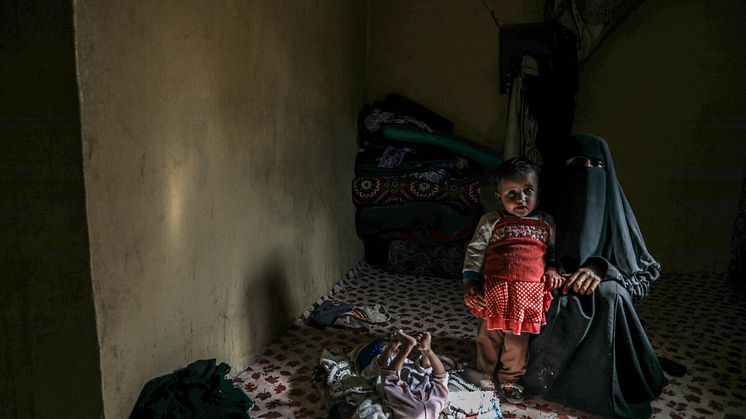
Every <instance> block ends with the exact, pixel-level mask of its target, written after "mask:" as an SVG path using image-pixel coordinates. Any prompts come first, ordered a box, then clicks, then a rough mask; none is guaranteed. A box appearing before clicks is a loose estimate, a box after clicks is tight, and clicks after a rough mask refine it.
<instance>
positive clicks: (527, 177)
mask: <svg viewBox="0 0 746 419" xmlns="http://www.w3.org/2000/svg"><path fill="white" fill-rule="evenodd" d="M497 199H499V200H500V202H502V204H503V207H504V208H505V211H507V212H508V213H509V214H513V215H515V216H517V217H525V216H527V215H529V214H531V213H532V212H533V211H534V210H535V209H536V205H537V203H538V202H539V179H538V178H537V176H536V174H535V173H533V172H528V173H523V174H519V175H517V176H515V177H512V178H506V179H502V180H500V184H499V185H498V191H497Z"/></svg>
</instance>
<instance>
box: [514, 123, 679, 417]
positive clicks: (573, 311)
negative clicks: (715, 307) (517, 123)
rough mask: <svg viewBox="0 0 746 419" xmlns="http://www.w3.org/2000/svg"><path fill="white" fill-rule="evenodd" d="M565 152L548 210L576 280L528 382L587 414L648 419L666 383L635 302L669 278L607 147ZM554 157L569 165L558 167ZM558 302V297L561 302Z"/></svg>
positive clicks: (575, 143) (590, 140)
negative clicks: (643, 231)
mask: <svg viewBox="0 0 746 419" xmlns="http://www.w3.org/2000/svg"><path fill="white" fill-rule="evenodd" d="M562 150H563V153H562V155H561V156H560V155H558V156H546V157H545V161H546V162H547V163H548V164H547V165H546V166H547V168H548V169H549V170H548V172H549V171H551V170H552V168H555V171H556V172H557V173H556V174H555V176H553V175H550V174H549V173H548V177H552V178H554V179H556V180H557V182H556V184H555V185H554V187H553V186H552V185H548V189H554V191H549V190H548V191H547V192H554V194H553V196H554V197H555V198H554V199H551V198H550V200H551V201H553V202H550V203H549V204H550V205H549V208H548V209H549V211H551V212H553V213H554V214H555V220H556V224H557V243H556V253H557V258H558V260H559V263H560V265H561V268H562V271H563V272H564V273H566V274H570V277H569V278H567V280H566V283H565V286H564V287H563V288H562V289H561V293H560V294H561V295H559V296H556V297H555V298H554V299H553V301H552V305H551V307H550V308H549V312H548V313H547V325H546V326H545V327H544V328H543V329H542V332H541V334H539V335H537V336H535V337H534V339H532V340H531V343H530V347H529V357H528V359H529V361H528V369H527V372H526V374H525V376H524V378H523V381H522V382H523V384H524V386H525V391H526V393H528V394H531V393H533V394H536V393H539V394H542V395H543V397H544V398H545V399H546V400H552V401H557V402H560V403H563V404H565V405H567V406H571V407H575V408H578V409H582V410H584V411H587V412H590V413H595V414H601V415H609V416H616V417H631V418H640V417H649V416H650V414H651V409H650V401H651V400H654V399H655V398H656V397H658V395H659V394H660V392H661V390H662V388H663V386H664V385H665V384H666V382H667V381H666V378H665V377H664V375H663V372H662V370H661V366H660V363H659V362H658V359H657V358H656V355H655V352H654V351H653V348H652V346H651V344H650V341H649V340H648V338H647V336H646V335H645V331H644V330H643V326H642V324H641V323H640V320H639V318H638V317H637V312H636V311H635V306H634V303H635V302H637V301H639V300H640V299H642V298H644V297H645V296H646V295H647V293H648V287H649V286H650V284H651V282H653V281H655V280H656V279H657V278H658V277H659V275H660V264H659V263H658V262H657V261H656V260H655V259H654V258H653V257H652V256H651V255H650V253H648V250H647V248H646V246H645V242H644V241H643V238H642V234H641V233H640V228H639V226H638V224H637V221H636V220H635V216H634V214H633V213H632V209H631V208H630V206H629V203H628V202H627V199H626V198H625V196H624V193H623V192H622V188H621V187H620V185H619V182H618V181H617V178H616V173H615V172H614V164H613V162H612V160H611V155H610V154H609V149H608V146H607V144H606V142H605V141H604V140H603V139H601V138H599V137H596V136H593V135H588V134H579V135H575V136H573V137H571V138H570V139H569V140H567V142H566V144H563V146H562ZM552 157H554V158H559V159H561V160H560V161H559V163H558V164H555V165H552V162H551V161H549V160H550V159H551V158H552ZM557 297H559V298H557Z"/></svg>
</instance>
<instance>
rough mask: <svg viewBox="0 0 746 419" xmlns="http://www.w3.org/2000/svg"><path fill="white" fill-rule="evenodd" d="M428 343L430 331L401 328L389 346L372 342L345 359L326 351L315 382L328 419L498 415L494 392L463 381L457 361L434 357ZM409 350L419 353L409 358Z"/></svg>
mask: <svg viewBox="0 0 746 419" xmlns="http://www.w3.org/2000/svg"><path fill="white" fill-rule="evenodd" d="M431 341H432V337H431V335H430V333H417V334H414V336H410V335H408V334H407V333H404V332H403V331H401V330H399V331H397V332H395V333H393V334H391V336H390V337H389V341H388V342H386V341H383V340H375V341H373V342H370V343H366V344H362V345H359V346H358V347H356V348H355V349H353V350H352V351H351V352H350V353H349V354H347V355H346V356H342V355H334V354H333V353H331V352H329V351H327V350H324V351H323V352H322V356H321V359H320V362H319V366H318V367H317V371H316V373H315V377H314V381H315V382H316V385H317V388H318V389H319V391H320V392H321V394H322V396H323V397H324V401H325V404H326V406H327V409H328V411H329V417H330V418H339V419H391V418H407V419H409V418H418V419H419V418H423V419H425V418H428V419H429V418H441V419H462V418H480V419H495V418H500V417H502V412H501V411H500V401H499V398H498V397H497V396H496V394H495V393H494V392H493V391H489V392H487V391H481V390H480V389H478V388H477V387H475V386H473V385H472V384H469V383H468V382H466V381H465V380H464V379H463V378H462V377H461V375H460V374H459V369H458V366H457V363H456V362H454V360H452V359H450V358H448V357H442V356H441V357H439V356H438V355H436V353H435V352H434V351H433V349H432V347H431ZM413 349H417V350H418V351H419V352H420V355H419V356H416V357H413V359H410V358H409V355H410V354H411V353H412V352H414V351H413ZM444 364H445V365H444ZM448 371H450V373H449V372H448Z"/></svg>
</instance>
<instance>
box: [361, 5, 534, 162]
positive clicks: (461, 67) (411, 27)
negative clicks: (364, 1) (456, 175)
mask: <svg viewBox="0 0 746 419" xmlns="http://www.w3.org/2000/svg"><path fill="white" fill-rule="evenodd" d="M543 5H544V2H543V1H539V0H525V1H510V0H459V1H454V0H416V1H400V0H374V1H371V2H370V11H369V17H368V21H369V23H368V24H369V39H370V41H369V44H368V99H369V101H372V100H376V99H380V98H382V97H383V96H385V95H386V94H387V93H390V92H398V93H400V94H403V95H404V96H407V97H409V98H411V99H413V100H415V101H417V102H419V103H421V104H423V105H425V106H427V107H429V108H430V109H432V110H434V111H436V112H438V113H440V114H441V115H443V116H445V117H447V118H449V119H451V120H452V121H453V122H454V124H455V125H456V127H455V130H454V131H455V132H456V133H458V134H460V135H463V136H465V137H466V138H469V139H471V140H474V141H477V142H480V143H483V144H486V145H488V146H491V147H495V148H497V149H502V144H503V142H504V140H505V116H504V115H505V114H506V109H507V104H508V100H507V96H504V95H500V94H499V92H498V86H499V69H498V54H499V49H498V48H499V45H498V43H499V30H498V26H497V23H496V22H495V19H497V21H498V22H499V23H500V24H514V23H526V22H536V21H540V20H541V19H542V11H543Z"/></svg>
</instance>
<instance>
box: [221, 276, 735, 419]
mask: <svg viewBox="0 0 746 419" xmlns="http://www.w3.org/2000/svg"><path fill="white" fill-rule="evenodd" d="M705 285H706V286H705ZM726 291H727V290H726V289H725V285H724V284H723V281H722V280H721V279H720V277H718V276H694V275H676V276H671V275H668V276H664V277H662V278H661V279H660V280H659V281H658V282H657V283H656V284H655V285H654V286H653V287H652V292H651V296H650V297H649V298H648V299H647V300H645V301H643V302H642V303H641V304H640V306H639V312H640V317H641V318H642V319H643V320H644V321H645V322H646V323H647V330H648V334H649V336H650V338H651V340H652V342H653V345H654V346H655V348H656V351H657V352H658V353H659V355H661V356H666V357H669V358H672V359H675V360H677V361H679V362H681V363H683V364H685V365H686V366H687V367H688V369H689V372H688V373H687V374H686V375H685V376H684V377H681V378H676V377H670V376H669V379H670V384H669V385H668V386H667V387H666V388H665V389H664V393H663V394H662V395H661V397H660V398H659V399H658V400H656V401H655V402H654V403H653V412H654V414H653V417H656V418H694V417H701V418H711V417H724V418H729V419H735V418H743V414H742V412H744V411H746V401H745V399H746V375H745V374H744V372H746V361H744V359H746V358H744V357H743V356H742V348H744V346H745V345H744V344H745V343H746V320H745V319H746V302H744V300H743V298H741V299H739V298H738V297H737V296H729V294H728V293H727V292H726ZM461 295H462V290H461V282H460V281H459V280H453V279H443V278H431V277H422V276H414V275H402V274H391V273H387V272H384V271H381V270H379V269H376V268H373V267H371V266H368V265H367V264H365V263H360V264H359V265H358V266H357V267H355V268H354V269H352V270H351V271H350V272H349V273H348V274H347V275H345V277H344V278H343V279H342V280H340V281H339V282H338V283H337V284H336V285H335V286H334V288H333V289H332V290H331V291H329V292H328V293H327V294H326V295H324V296H322V297H321V298H320V299H319V300H318V301H317V304H319V303H320V302H322V301H323V300H326V299H333V300H336V301H340V302H344V303H350V304H353V305H361V306H363V305H364V306H373V305H375V304H383V305H384V306H385V307H386V308H387V309H388V312H389V313H390V315H391V319H390V321H389V322H388V323H386V324H383V325H368V324H365V323H360V322H357V321H355V320H352V319H348V320H344V319H340V320H338V321H337V322H336V323H335V324H334V325H332V326H331V327H328V328H326V330H323V331H322V330H319V329H316V328H314V327H311V326H310V325H309V324H308V322H307V320H306V319H307V316H308V314H309V311H306V312H305V313H304V314H303V315H302V316H301V317H300V318H299V319H297V320H296V321H295V322H294V323H293V324H292V325H291V326H290V328H289V329H288V330H287V331H286V332H285V333H284V334H283V335H281V336H280V337H279V338H278V339H276V340H275V341H273V342H272V343H271V344H270V345H269V347H268V348H267V350H266V351H265V352H264V353H263V354H262V355H261V356H260V357H259V358H258V359H257V360H256V362H254V363H253V364H251V365H250V366H249V367H248V368H247V369H246V370H244V371H243V372H242V373H240V374H239V375H238V376H237V377H236V378H235V381H236V383H237V384H238V385H239V386H241V388H243V389H244V391H246V393H247V394H248V395H249V396H250V397H251V398H252V399H253V400H254V401H255V402H256V404H255V406H254V408H253V409H252V411H251V412H250V413H251V416H252V417H255V418H324V417H326V416H327V411H326V408H325V406H324V403H323V400H322V398H321V395H320V394H319V393H318V391H317V390H316V389H315V387H314V385H313V383H312V376H313V371H314V368H315V366H316V365H317V363H318V360H319V356H320V355H321V352H322V350H323V349H327V350H330V351H332V352H335V353H339V354H342V353H347V352H348V351H350V350H351V349H353V348H354V347H355V346H357V345H358V344H360V343H363V342H369V341H371V340H372V339H374V338H377V337H384V336H387V335H388V334H389V332H391V331H392V330H396V329H399V328H401V329H404V330H405V331H411V332H413V333H414V332H417V331H429V332H431V333H432V334H433V346H434V348H435V349H436V351H437V352H438V353H439V354H443V355H447V356H449V357H451V358H453V359H454V360H457V361H458V360H461V361H466V360H470V359H471V358H472V357H473V356H474V344H473V337H474V335H475V332H476V327H477V325H478V322H477V319H476V318H474V317H473V316H472V315H471V314H470V313H469V311H468V309H467V308H466V307H465V306H464V304H463V302H462V297H461ZM715 307H717V308H715ZM309 310H310V308H309ZM502 410H503V414H504V416H505V417H506V418H535V417H543V418H576V417H577V418H593V417H594V416H591V415H588V414H585V413H583V412H580V411H577V410H574V409H570V408H567V407H564V406H562V405H559V404H556V403H551V402H547V401H544V400H542V399H541V398H538V397H534V398H530V399H527V400H526V401H525V403H521V404H511V403H508V402H505V401H503V402H502Z"/></svg>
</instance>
